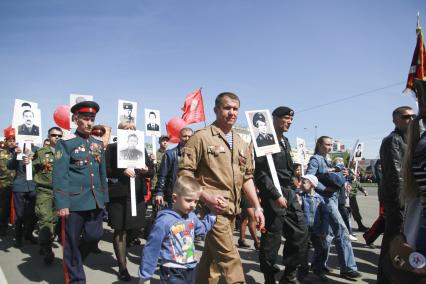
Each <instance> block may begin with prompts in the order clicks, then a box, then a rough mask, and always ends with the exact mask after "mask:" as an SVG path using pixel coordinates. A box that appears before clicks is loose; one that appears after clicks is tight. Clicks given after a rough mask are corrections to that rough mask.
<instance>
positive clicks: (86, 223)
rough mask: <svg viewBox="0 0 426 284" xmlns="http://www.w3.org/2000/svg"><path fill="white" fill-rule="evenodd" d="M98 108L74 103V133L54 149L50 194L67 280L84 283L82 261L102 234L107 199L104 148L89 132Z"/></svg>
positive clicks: (87, 104) (87, 103)
mask: <svg viewBox="0 0 426 284" xmlns="http://www.w3.org/2000/svg"><path fill="white" fill-rule="evenodd" d="M98 111H99V105H98V104H97V103H95V102H93V101H84V102H80V103H78V104H76V105H74V106H73V107H72V108H71V112H72V113H73V120H74V122H75V123H76V125H77V130H76V132H75V135H73V136H71V137H68V138H66V139H64V140H61V141H59V142H58V144H57V145H56V148H55V163H54V165H53V194H54V199H55V207H56V210H57V212H58V215H59V216H60V217H61V218H62V245H63V250H64V255H63V261H64V272H65V282H66V283H86V276H85V274H84V270H83V260H84V258H85V257H86V256H87V254H88V253H89V252H90V251H91V250H92V249H93V248H94V246H96V244H97V242H98V241H99V240H100V239H101V237H102V234H103V228H102V216H103V215H102V210H103V208H104V207H105V203H106V202H108V201H109V198H108V188H107V177H106V168H105V155H104V147H103V143H102V142H101V141H98V140H96V139H94V138H93V137H92V136H91V135H90V134H91V130H92V125H93V124H94V121H95V117H96V113H97V112H98ZM81 236H82V237H81ZM80 238H81V240H80Z"/></svg>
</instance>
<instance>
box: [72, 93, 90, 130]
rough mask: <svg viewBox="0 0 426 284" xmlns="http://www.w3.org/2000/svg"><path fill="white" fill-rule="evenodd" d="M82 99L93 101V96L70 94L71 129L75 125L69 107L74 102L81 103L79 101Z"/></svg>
mask: <svg viewBox="0 0 426 284" xmlns="http://www.w3.org/2000/svg"><path fill="white" fill-rule="evenodd" d="M84 101H93V96H88V95H79V94H70V127H71V128H73V129H76V128H77V125H76V124H75V123H74V121H73V120H72V113H71V108H72V107H73V106H74V105H75V104H78V103H81V102H84Z"/></svg>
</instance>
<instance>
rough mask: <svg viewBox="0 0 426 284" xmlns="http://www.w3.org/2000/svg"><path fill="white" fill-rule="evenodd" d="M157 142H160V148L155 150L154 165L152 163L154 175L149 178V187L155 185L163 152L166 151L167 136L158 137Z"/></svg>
mask: <svg viewBox="0 0 426 284" xmlns="http://www.w3.org/2000/svg"><path fill="white" fill-rule="evenodd" d="M158 143H159V144H160V148H159V149H158V150H157V155H156V157H155V161H156V162H155V165H154V176H153V177H152V179H151V189H154V188H155V187H156V186H157V181H158V178H157V174H158V172H159V171H160V165H161V160H162V159H163V156H164V153H166V150H167V146H168V145H169V136H167V135H162V136H161V137H160V138H158Z"/></svg>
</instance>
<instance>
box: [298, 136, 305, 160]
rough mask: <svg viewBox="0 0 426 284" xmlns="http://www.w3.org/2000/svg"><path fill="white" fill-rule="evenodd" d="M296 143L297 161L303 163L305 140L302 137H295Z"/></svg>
mask: <svg viewBox="0 0 426 284" xmlns="http://www.w3.org/2000/svg"><path fill="white" fill-rule="evenodd" d="M296 143H297V156H298V160H299V163H300V164H302V163H305V162H306V141H305V140H304V139H302V138H299V137H296Z"/></svg>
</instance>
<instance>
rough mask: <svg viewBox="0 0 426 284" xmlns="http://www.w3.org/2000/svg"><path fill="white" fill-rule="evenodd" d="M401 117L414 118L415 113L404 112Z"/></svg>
mask: <svg viewBox="0 0 426 284" xmlns="http://www.w3.org/2000/svg"><path fill="white" fill-rule="evenodd" d="M401 118H403V119H414V118H416V115H415V114H404V115H401Z"/></svg>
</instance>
